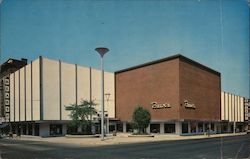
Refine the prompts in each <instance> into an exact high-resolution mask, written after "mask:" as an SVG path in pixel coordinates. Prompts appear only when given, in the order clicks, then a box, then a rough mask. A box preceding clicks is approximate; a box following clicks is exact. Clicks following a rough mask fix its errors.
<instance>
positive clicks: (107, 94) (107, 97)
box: [105, 93, 110, 134]
mask: <svg viewBox="0 0 250 159" xmlns="http://www.w3.org/2000/svg"><path fill="white" fill-rule="evenodd" d="M105 97H106V100H107V108H108V102H109V97H110V93H105ZM107 134H109V115H108V111H107Z"/></svg>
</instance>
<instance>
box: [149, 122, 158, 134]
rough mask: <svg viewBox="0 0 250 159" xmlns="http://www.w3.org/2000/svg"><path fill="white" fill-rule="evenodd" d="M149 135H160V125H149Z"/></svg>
mask: <svg viewBox="0 0 250 159" xmlns="http://www.w3.org/2000/svg"><path fill="white" fill-rule="evenodd" d="M150 132H151V133H160V124H150Z"/></svg>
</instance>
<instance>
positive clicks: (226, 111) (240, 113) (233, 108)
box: [221, 92, 245, 132]
mask: <svg viewBox="0 0 250 159" xmlns="http://www.w3.org/2000/svg"><path fill="white" fill-rule="evenodd" d="M244 111H245V106H244V97H241V96H238V95H234V94H231V93H227V92H221V121H222V132H239V131H244V122H245V112H244Z"/></svg>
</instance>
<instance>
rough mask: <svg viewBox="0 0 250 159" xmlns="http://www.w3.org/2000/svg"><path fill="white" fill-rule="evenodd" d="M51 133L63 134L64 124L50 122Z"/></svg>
mask: <svg viewBox="0 0 250 159" xmlns="http://www.w3.org/2000/svg"><path fill="white" fill-rule="evenodd" d="M50 135H62V125H60V124H50Z"/></svg>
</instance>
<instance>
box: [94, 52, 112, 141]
mask: <svg viewBox="0 0 250 159" xmlns="http://www.w3.org/2000/svg"><path fill="white" fill-rule="evenodd" d="M95 51H97V52H98V53H99V54H100V56H101V74H102V75H101V140H104V71H103V56H104V54H106V53H107V52H108V51H109V49H108V48H105V47H98V48H96V49H95Z"/></svg>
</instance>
